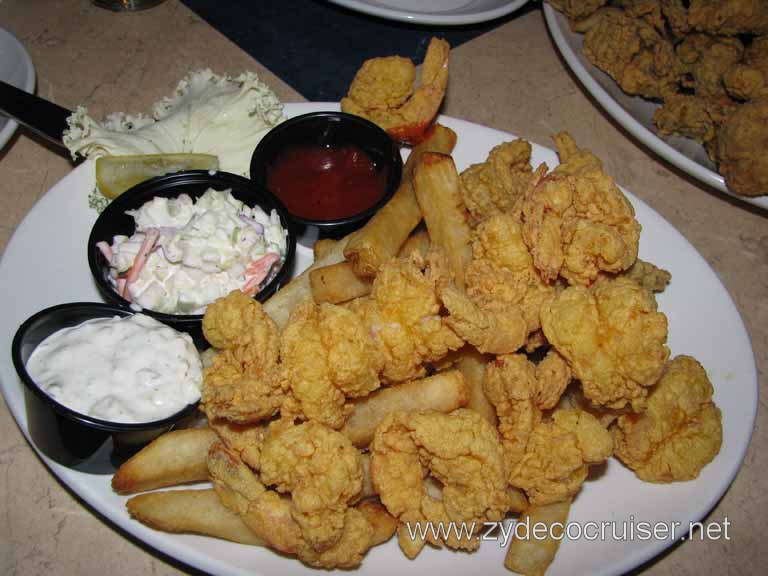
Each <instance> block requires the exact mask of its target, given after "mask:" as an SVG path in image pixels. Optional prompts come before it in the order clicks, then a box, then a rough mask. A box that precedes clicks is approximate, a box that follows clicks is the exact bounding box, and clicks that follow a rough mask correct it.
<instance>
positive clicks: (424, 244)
mask: <svg viewBox="0 0 768 576" xmlns="http://www.w3.org/2000/svg"><path fill="white" fill-rule="evenodd" d="M429 244H430V242H429V233H428V232H427V229H426V228H423V229H418V228H417V229H416V230H414V231H413V233H412V234H411V235H410V236H408V239H407V240H406V241H405V242H404V243H403V245H402V246H400V252H398V253H397V255H398V256H410V255H411V254H412V253H413V252H418V253H419V254H420V255H421V256H422V258H424V257H426V256H427V252H429Z"/></svg>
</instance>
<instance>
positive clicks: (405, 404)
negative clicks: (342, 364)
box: [341, 370, 469, 448]
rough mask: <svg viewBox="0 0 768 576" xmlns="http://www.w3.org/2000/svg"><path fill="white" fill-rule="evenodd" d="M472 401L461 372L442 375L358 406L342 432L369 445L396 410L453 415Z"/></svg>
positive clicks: (387, 390) (356, 442) (400, 386)
mask: <svg viewBox="0 0 768 576" xmlns="http://www.w3.org/2000/svg"><path fill="white" fill-rule="evenodd" d="M468 399H469V392H468V390H467V385H466V384H465V383H464V377H463V376H462V375H461V372H459V371H458V370H449V371H447V372H440V373H438V374H435V375H434V376H430V377H429V378H422V379H421V380H412V381H410V382H405V383H404V384H398V385H397V386H393V387H392V388H383V389H381V390H378V391H377V392H374V393H373V394H371V395H370V396H367V397H366V398H363V399H361V400H360V401H359V402H357V403H356V404H355V407H354V409H353V411H352V414H351V415H350V417H349V418H348V419H347V421H346V423H345V424H344V426H343V428H342V429H341V433H342V434H344V435H346V436H347V437H348V438H349V439H350V440H352V443H353V444H354V445H355V446H357V447H358V448H363V447H365V446H368V444H370V443H371V440H372V439H373V433H374V432H375V431H376V426H378V425H379V423H380V422H381V421H382V420H384V418H385V417H386V415H387V414H389V413H390V412H394V411H395V410H437V411H439V412H451V411H453V410H456V409H457V408H461V407H462V406H466V404H467V400H468Z"/></svg>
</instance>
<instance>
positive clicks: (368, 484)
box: [360, 452, 378, 500]
mask: <svg viewBox="0 0 768 576" xmlns="http://www.w3.org/2000/svg"><path fill="white" fill-rule="evenodd" d="M360 458H361V461H362V463H363V489H362V490H361V491H360V500H365V499H366V498H371V497H373V496H376V495H377V494H378V492H376V488H374V487H373V480H372V479H371V455H370V454H368V453H367V452H366V453H365V454H361V455H360Z"/></svg>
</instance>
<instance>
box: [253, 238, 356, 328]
mask: <svg viewBox="0 0 768 576" xmlns="http://www.w3.org/2000/svg"><path fill="white" fill-rule="evenodd" d="M348 241H349V236H345V237H344V238H342V239H341V240H338V241H337V242H336V243H335V244H334V245H333V246H331V247H330V249H329V250H328V251H327V253H326V254H325V255H324V256H323V257H322V258H321V259H320V260H316V261H315V263H314V264H312V266H310V267H309V268H307V269H306V270H304V272H302V273H301V274H299V275H298V276H296V278H294V279H293V280H291V281H290V282H289V283H288V284H286V285H285V286H283V287H282V288H280V290H278V291H277V292H276V293H275V295H274V296H272V297H271V298H270V299H269V300H267V301H266V302H265V303H264V312H266V313H267V314H268V315H269V317H270V318H272V320H274V321H275V324H277V327H278V328H279V329H281V330H282V328H283V327H285V325H286V324H287V323H288V318H289V317H290V315H291V310H293V309H294V308H296V306H298V305H299V304H301V303H302V302H304V301H305V300H307V299H308V298H312V289H311V288H310V286H309V273H310V272H311V271H312V270H316V269H317V268H322V267H323V266H330V265H331V264H336V263H337V262H341V261H342V260H344V247H345V246H346V245H347V242H348Z"/></svg>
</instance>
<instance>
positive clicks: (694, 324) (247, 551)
mask: <svg viewBox="0 0 768 576" xmlns="http://www.w3.org/2000/svg"><path fill="white" fill-rule="evenodd" d="M285 108H286V114H287V115H289V116H294V115H297V114H303V113H306V112H313V111H318V110H338V104H331V103H317V104H287V105H286V107H285ZM440 121H441V122H443V123H444V124H445V125H447V126H449V127H451V128H453V129H454V130H455V131H456V132H457V133H458V135H459V139H458V144H457V146H456V150H455V152H454V158H455V160H456V164H457V166H458V167H459V168H460V169H462V168H464V167H466V166H467V165H469V164H470V163H474V162H481V161H483V160H484V159H485V157H486V155H487V153H488V151H489V150H490V149H491V148H492V147H493V146H494V145H496V144H498V143H500V142H503V141H507V140H510V139H512V138H514V137H513V136H512V135H511V134H507V133H504V132H499V131H497V130H493V129H490V128H486V127H483V126H479V125H477V124H470V123H468V122H465V121H462V120H456V119H453V118H441V120H440ZM533 162H534V164H538V163H540V162H546V163H547V164H548V165H549V166H550V167H552V166H554V165H556V164H557V157H556V155H555V153H554V152H552V151H551V150H548V149H546V148H543V147H541V146H536V145H534V147H533ZM93 185H94V174H93V163H91V162H86V163H84V164H83V165H81V166H79V167H78V168H77V169H75V170H73V171H72V172H71V173H70V174H69V175H67V176H66V177H65V178H63V179H62V180H61V181H60V182H59V183H58V184H56V185H55V186H54V187H53V188H51V190H49V191H48V193H47V194H45V195H44V196H43V197H42V198H41V199H40V201H39V202H38V203H37V204H36V205H35V207H34V208H32V210H31V211H30V212H29V214H28V215H27V217H26V218H25V219H24V221H23V222H22V223H21V224H20V225H19V227H18V229H17V230H16V232H15V233H14V235H13V237H12V238H11V240H10V242H9V244H8V247H7V249H6V251H5V254H4V255H3V258H2V261H0V317H2V318H3V322H2V323H1V324H0V350H5V361H4V362H2V363H0V386H1V387H2V392H3V395H4V396H5V399H6V402H7V404H8V406H9V408H10V410H11V412H12V413H13V416H14V417H15V418H16V421H17V422H18V424H19V427H20V429H21V431H22V432H23V433H24V434H25V435H28V434H27V420H26V415H25V411H24V398H23V394H22V388H21V386H22V385H21V383H20V381H19V379H18V377H17V376H16V373H15V372H14V369H13V366H12V365H11V362H10V348H11V340H12V338H13V334H14V331H15V330H16V328H17V327H18V326H19V325H20V324H21V323H22V322H23V321H24V320H25V319H26V318H27V317H29V316H30V315H32V314H33V313H35V312H37V311H38V310H40V309H42V308H44V307H46V306H51V305H54V304H59V303H62V302H72V301H84V300H91V301H99V295H98V292H97V290H96V287H95V286H94V283H93V281H92V280H91V274H90V272H89V269H88V264H87V262H86V249H85V247H86V241H87V239H88V234H89V233H90V229H91V226H92V225H93V223H94V222H95V220H96V213H95V212H94V211H93V210H91V209H89V208H88V205H87V201H86V198H87V196H88V192H90V190H91V189H92V188H93ZM627 196H628V197H629V198H630V200H631V201H632V203H633V205H634V207H635V209H636V211H637V218H638V220H639V221H640V223H641V224H642V225H643V235H642V239H641V246H640V254H641V256H642V257H643V258H645V259H647V260H650V261H652V262H655V263H656V264H658V265H660V266H662V267H664V268H666V269H668V270H670V271H671V272H672V283H671V285H670V286H669V287H668V288H667V290H666V291H665V292H664V293H663V294H661V295H660V297H659V305H660V307H661V309H662V310H663V311H664V312H665V313H666V314H667V316H668V317H669V324H670V334H669V345H670V347H671V349H672V352H673V353H674V354H692V355H694V356H695V357H696V358H698V359H699V360H700V361H701V362H702V364H703V365H704V367H705V368H706V369H707V372H708V374H709V377H710V378H711V379H712V382H713V384H714V387H715V400H716V402H717V404H718V406H720V408H721V410H722V413H723V428H724V430H723V447H722V450H721V451H720V454H719V455H718V456H717V458H715V460H714V461H713V462H712V463H711V464H709V465H708V466H707V467H706V468H705V469H704V470H703V471H702V473H701V476H700V477H699V478H698V479H697V480H695V481H692V482H684V483H678V484H672V485H656V484H646V483H643V482H641V481H640V480H638V479H637V478H636V477H635V475H634V474H633V473H632V472H630V471H629V470H627V469H626V468H624V467H623V466H622V465H621V464H620V463H619V462H618V461H616V460H613V459H612V460H610V461H609V463H608V465H607V467H606V469H605V473H604V474H602V475H601V476H600V478H599V479H597V480H595V481H591V482H588V483H587V484H586V485H585V486H584V489H583V490H582V492H581V493H580V494H579V496H578V498H576V502H575V504H574V506H573V510H572V513H571V518H570V520H572V521H578V522H581V523H584V522H587V521H596V522H601V521H606V522H607V521H615V522H622V521H628V520H629V519H630V517H634V519H635V521H648V522H681V523H682V524H683V525H684V526H686V527H687V526H688V522H689V521H695V520H699V519H700V518H702V517H703V516H704V515H705V514H706V513H707V512H708V511H709V510H710V509H711V508H712V507H713V506H714V505H715V503H716V502H717V500H718V499H719V498H720V496H722V494H723V493H724V492H725V490H726V488H728V485H729V484H730V483H731V481H732V480H733V478H734V476H735V475H736V472H737V471H738V469H739V465H740V464H741V461H742V458H743V457H744V454H745V451H746V449H747V444H748V443H749V438H750V434H751V432H752V426H753V423H754V419H755V413H756V409H757V372H756V368H755V361H754V357H753V355H752V348H751V345H750V341H749V337H748V336H747V332H746V329H745V328H744V324H743V322H742V320H741V317H740V316H739V312H738V311H737V309H736V307H735V306H734V304H733V301H732V300H731V297H730V296H729V294H728V292H727V291H726V290H725V288H724V287H723V285H722V284H721V283H720V280H718V278H717V276H716V274H715V273H714V271H713V270H712V269H711V268H710V267H709V266H708V265H707V263H706V262H705V261H704V259H703V258H702V257H701V256H700V255H699V254H698V252H696V250H695V249H694V248H693V246H691V244H689V243H688V241H687V240H686V239H685V238H684V237H683V236H682V235H680V233H679V232H677V231H676V230H675V229H674V228H672V226H671V225H670V224H669V223H668V222H666V221H665V220H664V219H663V218H661V216H659V215H658V214H656V212H654V211H653V210H652V209H651V208H649V207H648V206H647V205H646V204H644V203H643V202H641V201H640V200H638V199H637V198H635V197H634V196H633V195H632V194H629V193H627ZM297 256H298V266H299V268H303V267H305V266H307V265H309V263H310V261H311V258H312V253H311V251H310V250H308V249H307V248H303V247H301V246H300V247H299V248H298V251H297ZM43 460H44V461H45V463H46V464H47V465H48V467H49V468H50V469H51V471H52V472H53V473H54V474H55V475H56V476H58V477H59V478H60V479H61V481H62V482H64V483H65V484H66V485H67V486H68V487H69V488H70V489H71V490H73V491H74V492H75V493H76V494H78V495H79V496H80V497H81V498H82V499H83V500H84V501H85V502H87V503H88V504H89V505H90V506H92V507H93V508H94V509H96V510H97V511H98V512H100V513H101V514H103V515H104V516H106V517H107V518H109V519H110V520H111V521H113V522H114V523H115V524H116V525H117V526H119V527H120V528H122V529H124V530H126V531H127V532H129V533H130V534H132V535H134V536H136V537H137V538H140V539H141V540H143V541H144V542H146V543H148V544H149V545H150V546H153V547H154V548H156V549H158V550H160V551H162V552H164V553H166V554H168V555H170V556H172V557H174V558H176V559H178V560H180V561H182V562H185V563H187V564H190V565H192V566H195V567H196V568H199V569H202V570H205V571H207V572H211V573H215V574H233V575H234V574H237V575H246V574H247V575H252V574H257V573H258V574H274V573H280V574H283V575H289V574H303V575H305V576H306V575H308V574H310V573H313V574H316V572H312V571H311V570H310V569H308V568H306V567H305V566H304V565H302V564H301V563H299V562H298V561H296V560H292V559H288V558H285V557H282V556H279V555H277V554H274V553H272V552H270V551H269V550H266V549H261V548H254V547H248V546H243V545H238V544H233V543H230V542H224V541H220V540H215V539H211V538H205V537H200V536H191V535H176V534H166V533H163V532H157V531H154V530H151V529H149V528H147V527H146V526H143V525H142V524H139V523H138V522H136V521H133V520H131V519H130V518H129V517H128V514H127V512H126V510H125V501H126V498H125V497H121V496H118V495H117V494H115V493H114V492H112V490H111V488H110V477H109V476H97V475H88V474H84V473H82V472H76V471H73V470H70V469H67V468H64V467H62V466H60V465H58V464H56V463H54V462H51V461H50V460H48V459H46V458H45V457H43ZM678 534H680V532H678ZM671 543H672V542H671V541H669V540H650V541H638V540H635V541H617V540H607V541H602V542H601V541H592V542H590V541H586V540H567V541H564V542H563V543H562V545H561V547H560V550H559V552H558V554H557V557H556V559H555V561H554V563H553V564H552V566H551V567H550V569H549V571H548V572H547V574H548V576H557V575H562V574H621V573H623V572H626V571H627V570H630V569H631V568H633V567H635V566H637V565H639V564H640V563H642V562H644V561H646V560H648V559H649V558H651V557H653V556H655V555H656V554H658V553H659V552H661V551H662V550H663V549H664V548H666V547H667V546H669V545H670V544H671ZM504 554H505V549H504V548H502V547H501V545H500V543H499V542H484V543H483V545H482V547H481V549H480V551H479V552H478V553H476V554H463V553H454V552H450V551H447V550H434V549H429V547H427V549H425V550H424V551H423V552H422V554H421V555H420V556H419V557H418V559H417V560H416V561H413V562H412V561H409V560H407V559H406V557H405V556H403V554H402V553H401V552H400V550H399V549H398V545H397V542H396V540H395V539H392V540H391V541H390V542H388V543H386V544H385V545H383V546H379V547H377V548H375V549H373V550H371V552H370V553H369V554H368V556H367V557H366V558H365V561H364V562H363V564H362V566H361V568H360V573H362V574H380V575H382V576H385V575H386V576H390V575H391V574H398V575H400V576H406V575H409V574H413V575H420V574H423V573H425V572H426V571H429V572H430V573H433V574H441V575H443V576H447V575H450V574H457V575H458V574H468V573H475V574H508V572H507V571H506V569H505V568H504V566H503V561H504Z"/></svg>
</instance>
